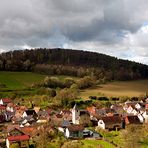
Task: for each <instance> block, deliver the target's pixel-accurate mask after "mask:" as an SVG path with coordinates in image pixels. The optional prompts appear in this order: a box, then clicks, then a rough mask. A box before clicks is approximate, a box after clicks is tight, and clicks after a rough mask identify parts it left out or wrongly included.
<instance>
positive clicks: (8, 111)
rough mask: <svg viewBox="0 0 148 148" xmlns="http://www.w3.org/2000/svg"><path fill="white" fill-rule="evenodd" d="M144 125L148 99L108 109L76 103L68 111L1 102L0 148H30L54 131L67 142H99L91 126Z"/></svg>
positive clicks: (146, 120) (120, 104)
mask: <svg viewBox="0 0 148 148" xmlns="http://www.w3.org/2000/svg"><path fill="white" fill-rule="evenodd" d="M144 123H148V99H145V100H140V101H129V100H127V101H126V102H124V103H116V104H112V105H111V106H110V107H108V108H98V107H96V106H89V107H87V108H85V109H81V108H79V107H78V105H77V104H75V105H74V106H73V108H71V109H69V110H65V109H62V110H60V109H59V110H54V109H51V108H47V109H44V110H43V109H41V108H40V107H38V106H33V107H32V108H27V106H22V105H16V104H14V103H13V101H12V100H11V99H9V98H2V99H0V143H1V145H0V147H6V148H11V146H12V145H14V144H17V145H19V147H22V148H23V147H29V145H31V144H30V143H32V145H33V143H35V142H36V140H38V138H39V137H40V136H43V134H44V133H45V132H47V133H52V132H53V131H54V130H56V131H58V132H60V133H61V134H62V135H63V136H64V137H65V139H84V138H92V139H94V140H98V139H101V138H102V135H101V134H100V133H98V132H96V131H95V130H91V129H90V128H89V127H95V128H100V129H102V130H108V131H112V130H115V131H118V130H121V129H125V128H126V127H127V126H128V125H131V124H133V125H137V124H138V125H139V124H144ZM95 128H94V129H95ZM49 135H50V134H49ZM51 138H52V137H51Z"/></svg>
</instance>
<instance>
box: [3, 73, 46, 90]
mask: <svg viewBox="0 0 148 148" xmlns="http://www.w3.org/2000/svg"><path fill="white" fill-rule="evenodd" d="M44 78H45V75H41V74H36V73H31V72H3V71H2V72H0V83H1V84H4V85H5V86H6V88H5V89H9V90H19V89H25V88H26V87H29V86H31V85H32V84H33V83H36V82H40V81H42V80H43V79H44Z"/></svg>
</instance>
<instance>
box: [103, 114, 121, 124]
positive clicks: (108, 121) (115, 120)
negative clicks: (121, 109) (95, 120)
mask: <svg viewBox="0 0 148 148" xmlns="http://www.w3.org/2000/svg"><path fill="white" fill-rule="evenodd" d="M101 119H102V120H103V122H104V123H105V124H114V123H121V122H122V119H121V117H119V116H107V117H101Z"/></svg>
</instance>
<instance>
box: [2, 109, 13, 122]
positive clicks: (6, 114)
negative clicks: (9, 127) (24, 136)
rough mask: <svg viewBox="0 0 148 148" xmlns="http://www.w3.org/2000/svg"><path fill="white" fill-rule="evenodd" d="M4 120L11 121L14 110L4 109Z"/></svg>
mask: <svg viewBox="0 0 148 148" xmlns="http://www.w3.org/2000/svg"><path fill="white" fill-rule="evenodd" d="M4 114H5V120H6V121H11V119H12V118H13V117H14V115H15V113H14V112H9V111H6V112H5V113H4Z"/></svg>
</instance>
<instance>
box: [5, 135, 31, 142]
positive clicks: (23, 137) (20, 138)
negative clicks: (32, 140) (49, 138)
mask: <svg viewBox="0 0 148 148" xmlns="http://www.w3.org/2000/svg"><path fill="white" fill-rule="evenodd" d="M7 138H8V140H9V141H26V140H29V136H28V135H20V136H8V137H7Z"/></svg>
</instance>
